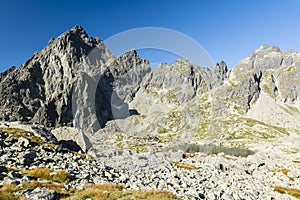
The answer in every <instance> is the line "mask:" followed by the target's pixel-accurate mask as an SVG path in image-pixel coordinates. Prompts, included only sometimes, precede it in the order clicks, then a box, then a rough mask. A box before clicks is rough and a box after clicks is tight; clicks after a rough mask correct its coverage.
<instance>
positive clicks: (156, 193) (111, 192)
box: [0, 181, 179, 200]
mask: <svg viewBox="0 0 300 200" xmlns="http://www.w3.org/2000/svg"><path fill="white" fill-rule="evenodd" d="M37 187H44V188H47V189H50V190H55V191H56V193H57V195H58V198H59V199H72V200H82V199H87V198H90V199H97V200H113V199H121V200H122V199H123V200H125V199H126V200H127V199H149V200H150V199H151V200H172V199H174V200H175V199H179V198H177V197H176V196H175V195H173V194H172V193H171V192H168V191H162V190H148V191H139V190H125V189H124V186H123V185H117V184H97V185H95V184H94V185H86V186H85V187H84V188H83V189H80V190H75V189H74V188H70V189H68V190H67V189H66V188H65V185H64V184H57V183H41V182H38V181H30V182H22V184H20V185H19V186H16V185H14V184H4V185H3V186H0V199H1V200H18V199H22V197H21V196H20V195H16V194H14V193H15V192H18V191H24V190H26V189H34V188H37Z"/></svg>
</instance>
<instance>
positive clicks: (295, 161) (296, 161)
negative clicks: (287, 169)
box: [292, 159, 300, 164]
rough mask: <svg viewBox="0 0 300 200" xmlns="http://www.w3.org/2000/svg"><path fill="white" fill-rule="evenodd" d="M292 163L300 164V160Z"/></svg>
mask: <svg viewBox="0 0 300 200" xmlns="http://www.w3.org/2000/svg"><path fill="white" fill-rule="evenodd" d="M292 162H293V163H298V164H300V159H299V160H292Z"/></svg>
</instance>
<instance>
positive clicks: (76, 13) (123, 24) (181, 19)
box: [0, 0, 300, 71]
mask: <svg viewBox="0 0 300 200" xmlns="http://www.w3.org/2000/svg"><path fill="white" fill-rule="evenodd" d="M299 10H300V1H298V0H286V1H283V0H272V1H271V0H251V1H249V0H222V1H221V0H210V1H209V0H207V1H204V0H182V1H177V0H139V1H138V0H131V1H126V0H115V1H114V0H111V1H109V0H99V1H96V0H94V1H88V0H87V1H83V0H80V1H79V0H78V1H76V0H73V1H67V0H66V1H63V0H61V1H58V0H53V1H46V0H45V1H41V0H39V1H34V0H27V1H21V0H20V1H16V0H10V1H7V2H5V1H2V2H1V6H0V25H1V31H0V71H4V70H5V69H7V68H8V67H9V66H11V65H15V66H19V65H20V64H22V63H24V62H25V61H26V60H27V59H29V58H30V57H31V56H32V55H33V53H34V52H35V51H39V50H41V49H42V48H43V47H45V46H46V45H47V43H48V41H49V39H50V37H57V36H58V35H60V34H61V33H63V32H64V31H66V30H68V29H70V28H72V27H73V26H75V25H78V24H80V25H82V26H83V27H84V28H85V29H86V31H87V33H88V34H89V35H90V36H93V37H96V36H97V37H100V38H101V39H103V40H105V39H107V38H109V37H111V36H112V35H114V34H117V33H119V32H122V31H126V30H128V29H132V28H138V27H147V26H151V27H164V28H169V29H173V30H176V31H179V32H181V33H184V34H186V35H188V36H190V37H192V38H193V39H195V40H196V41H197V42H198V43H199V44H201V45H202V46H203V47H204V48H205V49H206V51H207V52H208V53H209V54H210V56H211V57H212V58H213V60H214V61H215V62H218V61H221V60H224V61H226V63H227V64H228V66H229V67H232V66H234V65H235V64H237V62H238V61H240V60H241V59H242V58H244V57H246V56H248V55H249V54H250V53H251V52H252V51H253V50H255V49H256V48H258V47H259V46H260V45H262V44H270V45H277V46H279V47H280V48H281V49H282V50H285V49H294V50H296V51H300V39H299V36H300V25H299V19H300V12H299ZM140 54H141V56H142V57H147V58H149V59H150V61H151V62H153V63H159V62H164V61H165V62H172V61H173V60H174V59H175V58H176V56H174V55H170V54H168V53H163V52H159V51H150V50H145V51H141V52H140Z"/></svg>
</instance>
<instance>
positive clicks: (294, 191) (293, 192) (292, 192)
mask: <svg viewBox="0 0 300 200" xmlns="http://www.w3.org/2000/svg"><path fill="white" fill-rule="evenodd" d="M272 187H273V188H274V190H275V191H276V192H279V193H281V194H288V195H291V196H293V197H295V198H297V199H300V190H299V189H296V188H286V187H281V186H272Z"/></svg>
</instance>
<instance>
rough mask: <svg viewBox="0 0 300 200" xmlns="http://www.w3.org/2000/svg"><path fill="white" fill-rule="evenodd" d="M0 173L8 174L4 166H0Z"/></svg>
mask: <svg viewBox="0 0 300 200" xmlns="http://www.w3.org/2000/svg"><path fill="white" fill-rule="evenodd" d="M2 172H5V173H6V172H8V170H7V168H6V167H5V166H2V165H0V173H2Z"/></svg>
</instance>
